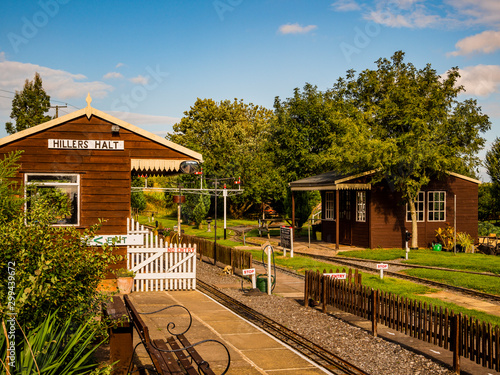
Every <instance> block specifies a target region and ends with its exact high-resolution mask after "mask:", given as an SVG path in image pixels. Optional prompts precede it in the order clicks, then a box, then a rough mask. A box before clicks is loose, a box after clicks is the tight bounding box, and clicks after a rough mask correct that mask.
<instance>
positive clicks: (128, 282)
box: [116, 277, 134, 294]
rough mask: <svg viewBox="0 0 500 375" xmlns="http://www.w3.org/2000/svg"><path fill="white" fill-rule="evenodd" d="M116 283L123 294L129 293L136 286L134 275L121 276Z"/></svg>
mask: <svg viewBox="0 0 500 375" xmlns="http://www.w3.org/2000/svg"><path fill="white" fill-rule="evenodd" d="M116 285H117V286H118V290H119V291H120V293H121V294H129V293H130V292H132V287H133V286H134V278H133V277H119V278H117V279H116Z"/></svg>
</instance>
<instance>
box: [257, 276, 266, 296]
mask: <svg viewBox="0 0 500 375" xmlns="http://www.w3.org/2000/svg"><path fill="white" fill-rule="evenodd" d="M257 289H259V290H260V291H261V292H262V293H267V275H257Z"/></svg>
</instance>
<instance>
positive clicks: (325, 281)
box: [321, 276, 328, 313]
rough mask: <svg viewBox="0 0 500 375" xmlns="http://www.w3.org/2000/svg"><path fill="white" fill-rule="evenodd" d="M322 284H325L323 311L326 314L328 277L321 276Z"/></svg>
mask: <svg viewBox="0 0 500 375" xmlns="http://www.w3.org/2000/svg"><path fill="white" fill-rule="evenodd" d="M321 283H322V284H323V285H322V286H323V288H322V296H321V302H322V304H323V308H322V311H323V313H326V286H327V285H328V282H327V277H325V276H321Z"/></svg>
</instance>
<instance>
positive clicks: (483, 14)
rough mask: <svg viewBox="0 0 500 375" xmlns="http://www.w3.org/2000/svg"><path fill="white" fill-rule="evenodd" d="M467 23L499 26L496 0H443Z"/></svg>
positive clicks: (498, 8) (499, 13)
mask: <svg viewBox="0 0 500 375" xmlns="http://www.w3.org/2000/svg"><path fill="white" fill-rule="evenodd" d="M445 1H446V3H448V4H449V5H450V6H451V7H453V8H454V9H455V10H456V12H457V13H458V15H459V16H461V17H463V18H464V19H465V21H466V22H467V23H469V24H480V25H490V26H491V25H494V26H497V27H498V26H500V1H498V0H445Z"/></svg>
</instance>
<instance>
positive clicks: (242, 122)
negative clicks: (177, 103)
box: [167, 99, 283, 217]
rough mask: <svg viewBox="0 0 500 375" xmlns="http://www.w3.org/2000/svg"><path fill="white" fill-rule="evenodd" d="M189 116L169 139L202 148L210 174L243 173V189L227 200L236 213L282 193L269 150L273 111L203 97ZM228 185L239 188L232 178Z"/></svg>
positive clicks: (206, 171) (184, 118)
mask: <svg viewBox="0 0 500 375" xmlns="http://www.w3.org/2000/svg"><path fill="white" fill-rule="evenodd" d="M184 115H185V116H184V117H183V118H182V120H181V121H180V122H179V123H177V124H175V125H174V132H175V133H174V134H169V135H167V139H169V140H171V141H173V142H175V143H178V144H181V145H183V146H186V147H189V148H190V149H193V150H195V151H198V152H200V153H201V154H202V155H203V159H204V163H203V173H204V175H205V176H207V177H215V176H216V177H218V178H226V177H234V178H236V179H237V178H238V177H241V180H242V187H243V189H244V191H243V194H241V195H236V196H233V197H231V199H230V201H229V202H228V204H229V209H230V212H231V214H232V215H233V216H235V217H241V216H242V215H243V214H244V213H245V212H246V211H248V210H249V209H250V208H251V207H252V206H254V205H255V204H260V203H265V202H268V201H272V200H273V199H276V197H277V196H280V195H281V196H282V194H283V191H282V186H283V184H282V182H281V181H280V179H279V176H278V174H277V173H276V171H275V170H274V168H273V164H272V159H271V158H270V155H269V153H268V152H267V151H268V149H269V144H268V142H269V130H270V128H269V122H270V119H271V117H272V112H271V111H270V110H268V109H265V108H263V107H261V106H257V105H253V104H245V103H244V102H243V101H242V100H237V99H235V100H234V101H232V102H231V101H229V100H224V101H221V102H219V103H218V102H215V101H213V100H212V99H198V100H197V101H196V102H195V104H194V105H193V106H192V107H191V108H190V110H189V111H186V112H185V113H184ZM228 185H229V186H228V187H230V188H233V187H234V185H233V183H232V181H231V182H230V183H229V184H228ZM219 188H222V185H219ZM193 208H194V207H193Z"/></svg>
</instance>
